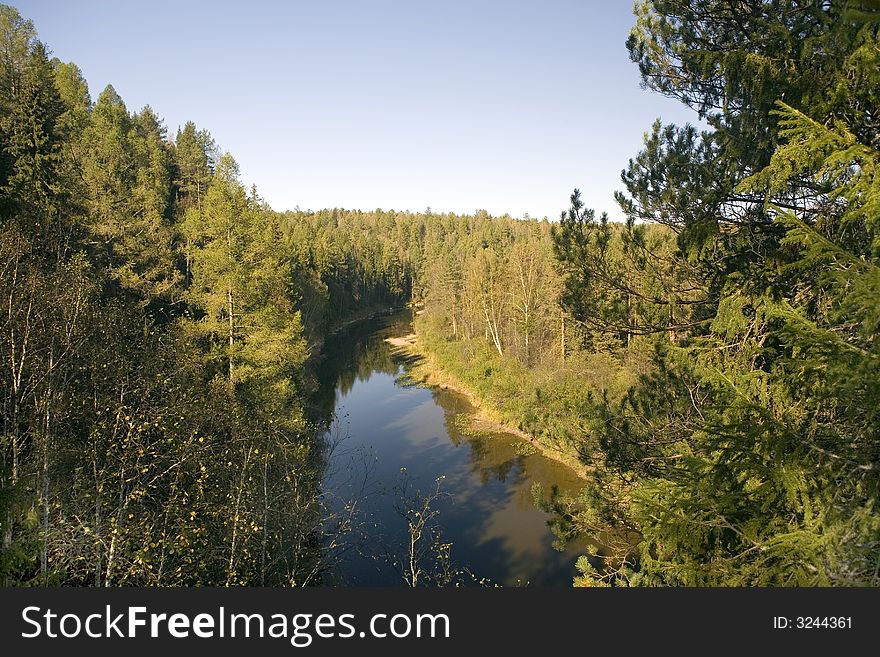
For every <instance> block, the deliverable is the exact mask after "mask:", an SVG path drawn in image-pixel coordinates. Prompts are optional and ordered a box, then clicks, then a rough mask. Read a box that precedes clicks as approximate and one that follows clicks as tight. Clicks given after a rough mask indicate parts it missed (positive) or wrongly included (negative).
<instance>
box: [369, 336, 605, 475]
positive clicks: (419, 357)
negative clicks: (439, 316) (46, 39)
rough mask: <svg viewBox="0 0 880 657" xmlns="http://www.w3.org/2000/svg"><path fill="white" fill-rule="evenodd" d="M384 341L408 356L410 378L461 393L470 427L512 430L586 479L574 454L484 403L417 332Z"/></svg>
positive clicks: (500, 430)
mask: <svg viewBox="0 0 880 657" xmlns="http://www.w3.org/2000/svg"><path fill="white" fill-rule="evenodd" d="M385 342H387V343H388V344H390V345H391V346H392V347H394V348H395V351H397V352H398V353H400V354H402V355H405V356H407V357H409V358H410V359H412V360H411V362H410V364H409V365H408V368H407V370H408V374H409V376H410V378H411V379H412V380H413V381H416V382H418V383H421V384H423V385H426V386H428V387H431V388H439V389H441V390H452V391H453V392H456V393H458V394H460V395H462V396H464V397H465V398H466V399H467V400H468V402H470V404H471V406H473V407H474V409H475V410H474V413H473V415H472V416H471V418H470V422H469V425H470V427H471V428H472V429H474V430H476V431H480V432H485V433H507V434H512V435H514V436H516V437H517V438H520V439H521V440H524V441H525V442H528V443H530V444H531V445H532V446H533V447H534V448H535V449H536V450H537V451H538V452H539V453H541V454H542V455H544V456H545V457H547V458H549V459H553V460H554V461H558V462H559V463H562V464H563V465H566V466H568V467H569V468H571V469H572V470H574V472H575V474H577V475H578V476H579V477H581V478H582V479H587V478H588V477H589V476H590V472H589V469H588V468H587V467H586V466H584V464H583V463H581V462H580V461H579V460H578V459H577V457H576V456H574V455H572V454H568V453H566V452H563V451H562V450H559V449H556V448H554V447H550V446H548V445H545V444H543V443H542V442H541V441H539V440H538V439H537V438H536V437H535V436H533V435H531V434H529V433H526V432H525V431H523V430H522V429H520V428H519V427H516V426H514V425H512V424H510V423H509V422H506V421H505V420H504V419H502V418H501V417H500V416H499V415H498V413H497V411H495V410H494V409H491V408H488V407H486V406H485V405H484V404H483V403H482V402H481V401H480V399H479V398H478V397H477V396H476V395H475V394H474V393H473V391H471V390H470V389H468V387H467V386H466V385H465V384H464V383H462V382H461V381H460V380H459V379H458V378H457V377H455V376H454V375H453V374H451V373H450V372H449V371H448V370H445V369H443V368H442V367H440V365H439V364H438V363H437V362H436V360H435V359H434V358H433V357H432V355H431V354H430V353H429V352H428V351H427V350H425V349H424V348H423V347H421V345H420V344H419V340H418V336H417V335H416V334H415V333H410V334H408V335H403V336H399V337H390V338H385Z"/></svg>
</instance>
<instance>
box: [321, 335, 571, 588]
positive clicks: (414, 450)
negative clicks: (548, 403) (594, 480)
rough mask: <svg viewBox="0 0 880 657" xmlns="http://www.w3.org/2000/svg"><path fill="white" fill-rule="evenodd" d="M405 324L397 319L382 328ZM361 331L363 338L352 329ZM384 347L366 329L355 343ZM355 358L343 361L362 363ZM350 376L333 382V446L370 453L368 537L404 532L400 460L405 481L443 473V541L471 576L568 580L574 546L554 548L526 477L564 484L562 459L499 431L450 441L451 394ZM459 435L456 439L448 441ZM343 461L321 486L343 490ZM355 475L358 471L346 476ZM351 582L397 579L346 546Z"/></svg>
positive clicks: (376, 374)
mask: <svg viewBox="0 0 880 657" xmlns="http://www.w3.org/2000/svg"><path fill="white" fill-rule="evenodd" d="M395 328H396V329H397V330H399V332H400V334H402V333H404V332H406V328H407V327H406V325H405V324H402V325H401V326H398V327H392V328H390V329H389V332H391V331H394V330H395ZM361 339H363V338H361ZM378 349H386V346H385V344H384V343H382V342H381V341H380V340H378V339H376V338H375V337H373V338H372V339H370V340H369V341H368V344H367V348H366V350H359V351H358V353H360V354H362V357H363V358H364V359H366V358H368V357H369V361H370V362H374V361H377V362H378V361H381V359H379V358H376V354H375V353H373V352H374V350H378ZM362 366H363V363H361V364H358V363H351V364H350V367H358V368H359V369H361V368H362ZM363 374H364V372H363V370H362V369H361V376H359V377H357V379H356V380H355V381H354V383H353V384H352V385H351V388H350V389H349V390H347V391H346V392H345V393H341V391H340V390H339V389H338V388H337V391H336V408H337V414H338V415H339V416H340V417H342V418H343V419H342V425H343V433H348V436H347V438H346V439H345V440H344V441H343V447H344V448H343V449H342V450H340V452H338V453H337V456H335V457H334V459H340V458H343V457H340V456H339V455H338V454H343V455H348V457H350V455H351V454H363V453H364V452H366V453H367V454H369V455H370V456H371V457H372V458H369V459H368V460H369V461H370V463H371V467H372V470H371V474H370V478H371V488H370V490H373V491H379V492H381V491H384V492H385V494H380V493H376V494H373V495H370V496H368V497H367V498H366V499H364V500H363V502H362V503H363V507H362V508H365V509H366V510H367V512H368V513H369V514H370V515H371V517H372V518H373V519H374V520H375V522H377V523H378V525H379V528H380V530H379V531H378V534H379V535H377V536H375V537H374V538H375V543H376V544H379V543H381V542H387V543H389V544H390V543H391V542H392V541H393V540H394V539H395V538H400V536H401V535H402V532H404V531H405V524H404V521H403V520H402V519H401V518H400V516H399V515H398V514H397V513H396V511H395V510H394V501H395V500H394V499H393V496H392V495H391V494H390V492H389V491H390V490H391V489H392V488H393V487H394V486H395V485H396V484H398V483H399V482H400V469H401V468H406V470H407V473H408V475H409V476H410V477H412V480H413V486H414V487H415V488H420V489H421V490H423V491H424V490H428V489H430V488H431V487H432V485H433V482H434V480H435V479H436V478H437V477H439V476H444V477H445V479H444V480H443V482H442V490H443V491H444V492H445V493H448V494H449V497H448V498H444V499H442V500H441V501H439V502H438V506H437V508H439V509H440V516H439V521H440V524H441V526H442V529H443V535H444V539H445V540H448V541H450V542H452V544H453V548H452V556H453V559H454V560H455V561H456V562H457V563H459V564H461V565H467V566H469V567H470V568H471V569H472V570H473V572H474V573H475V574H476V575H477V576H478V577H488V578H489V579H491V580H493V581H496V582H499V583H502V584H515V583H517V582H518V581H519V582H523V583H524V582H530V583H531V584H533V585H559V586H569V585H570V584H571V579H572V577H573V576H574V574H575V571H574V561H575V559H576V558H577V555H578V551H577V549H574V548H570V549H569V550H567V551H566V552H565V553H560V552H557V551H556V550H554V549H553V547H552V543H553V538H554V537H553V535H552V534H551V532H550V530H549V528H548V527H547V519H548V516H547V515H546V514H545V513H543V512H542V511H540V510H539V509H537V508H536V507H535V505H534V502H533V500H532V493H531V486H532V484H533V483H534V482H536V481H537V482H538V483H540V484H542V486H543V487H544V488H545V490H549V489H550V487H551V486H553V485H554V484H555V485H557V486H559V487H560V488H561V489H562V490H571V489H572V488H574V487H575V486H576V485H577V481H578V480H577V478H576V477H575V476H574V474H573V473H572V472H571V471H570V470H569V469H568V468H566V467H565V466H563V465H560V464H558V463H556V462H554V461H551V460H549V459H546V458H544V457H543V456H540V455H531V456H525V457H523V456H520V455H518V454H517V453H516V450H515V447H514V443H515V442H517V438H516V437H514V436H512V435H507V434H493V435H489V436H477V437H468V438H467V439H465V440H461V439H460V437H458V436H456V437H455V438H456V440H455V442H453V440H452V439H451V438H450V433H451V432H454V429H452V428H449V427H447V418H449V419H451V418H452V417H453V415H454V412H455V411H458V410H462V409H465V408H467V402H466V401H465V400H464V399H463V398H461V397H460V396H458V395H455V394H454V393H450V392H448V391H444V392H441V393H439V394H438V393H432V391H430V390H427V389H424V388H418V387H401V386H398V385H397V384H396V383H395V381H396V375H392V374H390V373H388V371H387V370H386V371H384V372H382V371H373V372H372V374H370V375H368V376H363ZM456 442H457V443H458V444H455V443H456ZM352 479H353V478H352V476H351V472H350V471H349V470H348V468H347V467H345V466H344V465H343V466H342V467H333V468H331V470H330V472H329V474H328V477H327V482H326V484H327V489H328V491H333V492H334V493H335V495H336V496H338V497H339V498H342V499H344V498H345V497H346V486H347V485H349V484H348V482H349V481H350V480H352ZM354 479H355V480H356V479H357V478H356V477H354ZM344 569H345V571H346V575H347V576H348V578H349V579H350V580H351V581H352V583H355V584H361V585H377V584H398V583H400V580H399V579H398V577H397V575H396V574H395V573H394V572H393V571H391V570H390V568H382V567H381V566H377V564H376V563H375V562H374V561H371V560H369V559H367V558H366V557H361V556H356V555H354V553H351V556H349V557H348V558H347V561H346V563H345V565H344Z"/></svg>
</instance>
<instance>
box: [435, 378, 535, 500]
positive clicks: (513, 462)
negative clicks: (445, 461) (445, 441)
mask: <svg viewBox="0 0 880 657" xmlns="http://www.w3.org/2000/svg"><path fill="white" fill-rule="evenodd" d="M433 398H434V401H435V402H436V404H437V405H438V406H439V407H440V408H442V409H443V413H444V419H445V424H446V433H447V434H448V435H449V440H450V441H451V442H452V444H453V445H455V446H460V445H468V446H469V447H470V459H471V470H472V471H473V472H474V473H475V474H476V475H477V476H478V477H479V479H480V484H481V485H483V486H485V485H486V484H488V483H489V481H490V480H495V481H500V482H502V483H503V482H506V481H507V478H508V477H509V476H511V473H512V472H513V471H514V470H515V469H517V466H519V465H521V463H520V461H521V458H522V457H521V456H519V455H518V454H517V453H516V450H515V448H514V447H513V445H514V444H515V443H514V442H513V441H514V440H516V439H515V438H514V437H513V436H508V435H504V434H488V435H485V434H479V433H476V432H472V431H471V430H469V429H467V428H466V427H467V422H462V421H461V419H460V418H465V419H466V418H467V417H468V416H469V415H470V414H471V413H473V412H474V407H473V406H472V405H471V404H470V403H469V402H468V401H467V399H466V398H465V397H464V396H462V395H459V394H458V393H455V392H451V391H448V390H434V391H433Z"/></svg>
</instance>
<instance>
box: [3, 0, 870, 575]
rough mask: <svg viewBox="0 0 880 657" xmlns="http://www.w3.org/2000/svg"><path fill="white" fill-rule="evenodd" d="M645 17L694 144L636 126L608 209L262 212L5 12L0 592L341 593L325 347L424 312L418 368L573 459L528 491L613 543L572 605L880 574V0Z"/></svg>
mask: <svg viewBox="0 0 880 657" xmlns="http://www.w3.org/2000/svg"><path fill="white" fill-rule="evenodd" d="M635 12H636V19H635V25H634V27H633V28H632V31H631V33H630V36H629V39H628V41H627V42H626V49H627V50H628V52H629V57H630V58H631V59H632V61H633V63H634V65H636V66H638V69H639V71H640V74H641V78H642V80H643V84H644V85H645V86H646V87H647V88H648V89H650V90H652V91H654V92H655V93H658V94H663V95H665V96H668V97H671V98H674V99H676V100H678V101H680V102H681V103H683V104H685V105H687V106H688V107H690V108H692V109H693V110H695V111H696V112H697V113H698V115H699V117H700V118H701V120H702V122H703V123H704V124H705V125H706V126H707V127H706V128H705V129H698V128H696V127H694V126H691V125H685V126H677V125H665V124H663V123H662V122H660V121H659V120H658V121H657V122H656V123H654V125H653V126H646V128H647V132H646V133H645V137H644V145H643V149H642V150H641V151H640V152H639V153H637V154H635V155H634V156H633V158H632V159H631V160H630V161H629V164H628V166H627V167H626V169H625V170H624V171H623V172H622V174H621V184H622V188H623V190H622V191H620V192H618V193H617V194H616V198H617V201H618V204H619V206H620V209H621V213H622V216H623V217H624V218H625V220H624V221H619V222H618V221H612V220H611V219H610V218H609V217H608V216H607V215H604V214H602V215H600V216H597V214H596V213H595V212H594V211H593V210H591V209H589V207H588V202H587V201H586V200H585V199H582V198H581V195H580V193H579V191H578V190H574V192H573V194H572V195H571V197H570V199H568V201H567V202H566V200H565V199H560V207H562V206H565V205H568V209H567V210H565V211H563V212H562V214H561V216H560V218H559V219H558V220H557V221H549V220H547V219H546V218H545V219H543V220H536V219H531V218H528V217H525V218H523V219H514V218H512V217H510V216H508V215H504V216H491V215H489V214H488V213H487V212H485V211H482V210H477V211H476V212H475V213H474V214H472V215H458V214H453V213H443V212H432V211H431V210H430V209H428V210H426V211H424V212H419V213H413V212H409V211H394V210H387V211H383V210H379V209H377V210H372V211H363V210H346V209H341V208H334V209H323V210H317V211H312V210H294V211H285V212H278V211H275V210H273V209H272V208H271V207H270V206H269V205H268V204H267V203H266V202H265V201H264V200H263V199H262V198H261V197H260V195H259V193H258V190H257V188H256V187H251V188H250V189H248V188H246V187H245V186H244V185H243V183H242V182H241V177H240V173H239V169H238V165H237V164H236V162H235V160H234V159H233V157H232V155H231V154H229V153H227V152H224V151H223V150H222V149H221V148H219V147H218V146H217V143H216V142H215V140H214V138H213V137H212V135H211V134H210V133H209V132H208V130H206V129H205V128H202V127H197V126H196V125H195V124H194V123H192V122H189V123H186V124H185V126H184V127H182V128H180V129H178V130H177V131H176V133H174V134H171V133H169V131H168V129H167V128H166V127H165V125H164V123H163V121H162V119H161V118H160V117H158V116H157V115H156V113H155V112H154V111H153V110H152V109H151V108H150V107H149V106H146V107H144V108H142V109H139V110H138V111H136V112H132V111H130V110H129V109H128V108H127V107H126V105H125V103H124V102H123V100H122V98H120V96H119V95H118V94H117V93H116V91H115V90H114V89H113V87H112V86H108V87H107V88H105V89H104V90H103V91H101V92H100V94H99V95H98V96H97V98H96V99H94V100H93V99H92V97H91V96H90V93H89V89H88V85H87V83H86V80H85V79H84V77H83V74H82V72H81V71H80V69H79V68H78V67H77V66H76V65H75V64H73V63H65V62H63V61H61V60H59V59H57V58H54V57H52V56H51V52H50V50H49V49H48V47H47V46H46V45H45V44H43V43H42V42H41V41H40V40H39V39H38V35H37V31H36V28H35V26H34V25H33V24H32V23H31V21H29V20H28V19H27V18H26V17H23V16H22V15H20V14H19V12H18V11H17V10H16V9H14V8H12V7H9V6H3V5H0V42H2V43H0V53H2V56H0V224H2V226H0V306H2V319H0V397H2V417H3V420H2V421H3V427H2V434H0V454H2V457H0V458H2V460H0V530H2V545H0V581H2V583H3V585H4V586H23V585H80V586H123V585H139V586H179V585H220V586H233V585H256V586H260V585H282V586H317V585H321V584H322V583H325V575H326V574H327V573H328V572H330V571H331V570H332V568H333V566H334V562H335V560H336V559H337V558H338V553H339V552H340V551H341V550H343V549H344V545H343V544H344V542H345V535H346V533H347V532H348V531H350V529H351V524H352V517H351V516H349V515H347V514H346V510H350V509H348V507H346V508H345V509H343V510H342V511H340V510H339V509H338V508H329V507H328V506H327V505H326V504H325V503H324V501H323V497H322V476H323V469H324V467H325V465H326V448H327V446H326V445H325V444H324V443H323V442H322V440H321V439H320V436H321V435H322V430H323V429H324V428H326V426H328V424H329V423H330V421H331V415H332V408H328V407H327V405H326V403H323V402H322V401H321V399H320V396H316V394H315V393H316V389H317V382H316V368H317V366H318V364H319V362H320V360H321V347H322V345H323V342H324V340H325V338H326V337H327V336H328V335H329V334H331V333H332V332H333V331H334V330H335V329H337V328H338V327H340V326H342V325H344V324H346V323H347V322H351V321H354V320H357V319H363V318H368V317H369V316H370V315H371V314H372V313H374V312H376V311H381V310H386V309H388V308H395V307H401V306H403V305H407V304H409V305H412V306H414V307H415V308H417V309H418V314H417V318H416V322H415V331H416V334H417V336H418V339H417V345H416V349H418V351H419V352H420V355H421V357H422V358H423V359H424V361H425V362H426V363H427V366H428V367H431V368H436V369H438V370H442V371H444V372H447V373H449V374H450V375H452V376H454V377H456V379H457V380H459V381H460V382H461V384H462V385H463V386H465V387H466V388H467V389H468V390H469V391H470V392H471V393H472V394H473V395H474V397H476V398H477V399H479V400H480V402H481V404H484V405H485V406H487V407H488V408H491V409H492V410H493V411H494V412H495V413H497V414H498V416H500V417H501V418H502V419H503V420H504V421H505V422H506V423H508V424H509V425H511V426H514V427H516V428H517V429H519V430H521V431H523V432H526V433H528V434H529V435H531V436H533V437H534V438H535V439H536V440H537V441H538V443H540V444H542V445H544V446H546V447H548V448H550V449H552V450H555V451H557V452H560V453H562V454H565V455H568V456H569V457H570V458H571V459H576V460H577V461H578V462H579V463H580V464H582V466H583V467H584V468H585V469H586V470H587V471H588V472H589V477H588V478H587V480H586V482H585V486H584V488H583V490H582V492H581V493H580V494H578V495H563V494H558V493H557V492H556V491H538V490H536V491H535V495H536V498H539V499H541V500H542V502H541V504H543V506H544V507H545V508H546V510H547V511H548V512H550V513H552V517H553V520H552V526H553V531H554V532H555V534H556V535H557V536H558V538H559V540H560V541H562V542H565V541H567V540H571V539H575V538H576V537H578V536H583V535H593V534H597V533H599V532H602V531H603V529H607V528H615V529H616V530H617V531H616V534H615V535H619V536H626V537H627V540H621V541H620V542H619V544H612V545H609V546H607V547H608V549H607V550H606V551H604V552H602V553H601V554H600V553H592V554H588V555H584V556H583V557H582V558H581V559H580V560H578V562H577V569H578V571H577V575H576V576H575V578H574V583H575V585H578V586H829V585H833V586H854V585H872V586H876V585H878V584H880V514H878V512H877V509H876V505H877V504H878V496H880V476H878V469H880V346H878V343H877V337H878V330H880V233H878V228H880V174H878V166H880V2H877V1H876V0H867V1H862V2H843V1H840V2H816V1H813V0H796V1H794V2H792V1H785V2H784V1H782V0H744V1H743V2H739V3H730V2H726V1H723V0H709V1H707V2H695V1H694V0H646V1H644V2H640V3H638V4H637V5H636V9H635ZM621 45H623V44H621ZM599 156H600V155H598V154H589V153H585V154H584V157H599ZM632 537H637V538H636V539H635V540H632ZM573 574H574V571H573Z"/></svg>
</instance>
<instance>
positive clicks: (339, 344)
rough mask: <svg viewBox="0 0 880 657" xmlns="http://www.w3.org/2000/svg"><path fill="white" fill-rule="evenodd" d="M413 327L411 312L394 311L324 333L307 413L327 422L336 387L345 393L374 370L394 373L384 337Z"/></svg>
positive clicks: (322, 424)
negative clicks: (313, 389) (327, 334)
mask: <svg viewBox="0 0 880 657" xmlns="http://www.w3.org/2000/svg"><path fill="white" fill-rule="evenodd" d="M411 330H412V314H411V313H410V312H409V311H401V312H396V313H394V314H391V315H383V316H379V317H373V318H370V319H365V320H364V321H361V322H357V323H355V324H352V325H351V326H348V327H346V328H344V329H342V330H341V331H339V332H338V333H336V334H334V335H331V336H329V337H327V339H326V340H325V342H324V349H323V350H322V352H321V354H320V356H319V359H320V363H319V365H318V367H317V386H316V390H315V391H314V393H313V394H312V396H311V400H310V401H311V404H310V416H311V419H312V421H313V422H315V424H317V425H318V426H319V427H324V428H326V427H327V426H329V424H330V422H331V420H332V418H333V411H334V409H335V407H336V394H337V390H338V391H339V393H341V394H346V393H348V392H349V391H350V390H351V388H352V386H354V384H355V382H357V381H365V380H367V379H368V378H369V377H370V375H371V374H372V373H373V372H382V373H384V374H389V375H391V376H393V375H395V374H397V371H398V364H397V363H396V362H395V360H394V358H393V356H392V354H391V350H390V349H389V347H388V344H387V343H385V341H384V338H385V337H386V336H389V335H402V334H404V333H408V332H410V331H411Z"/></svg>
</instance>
